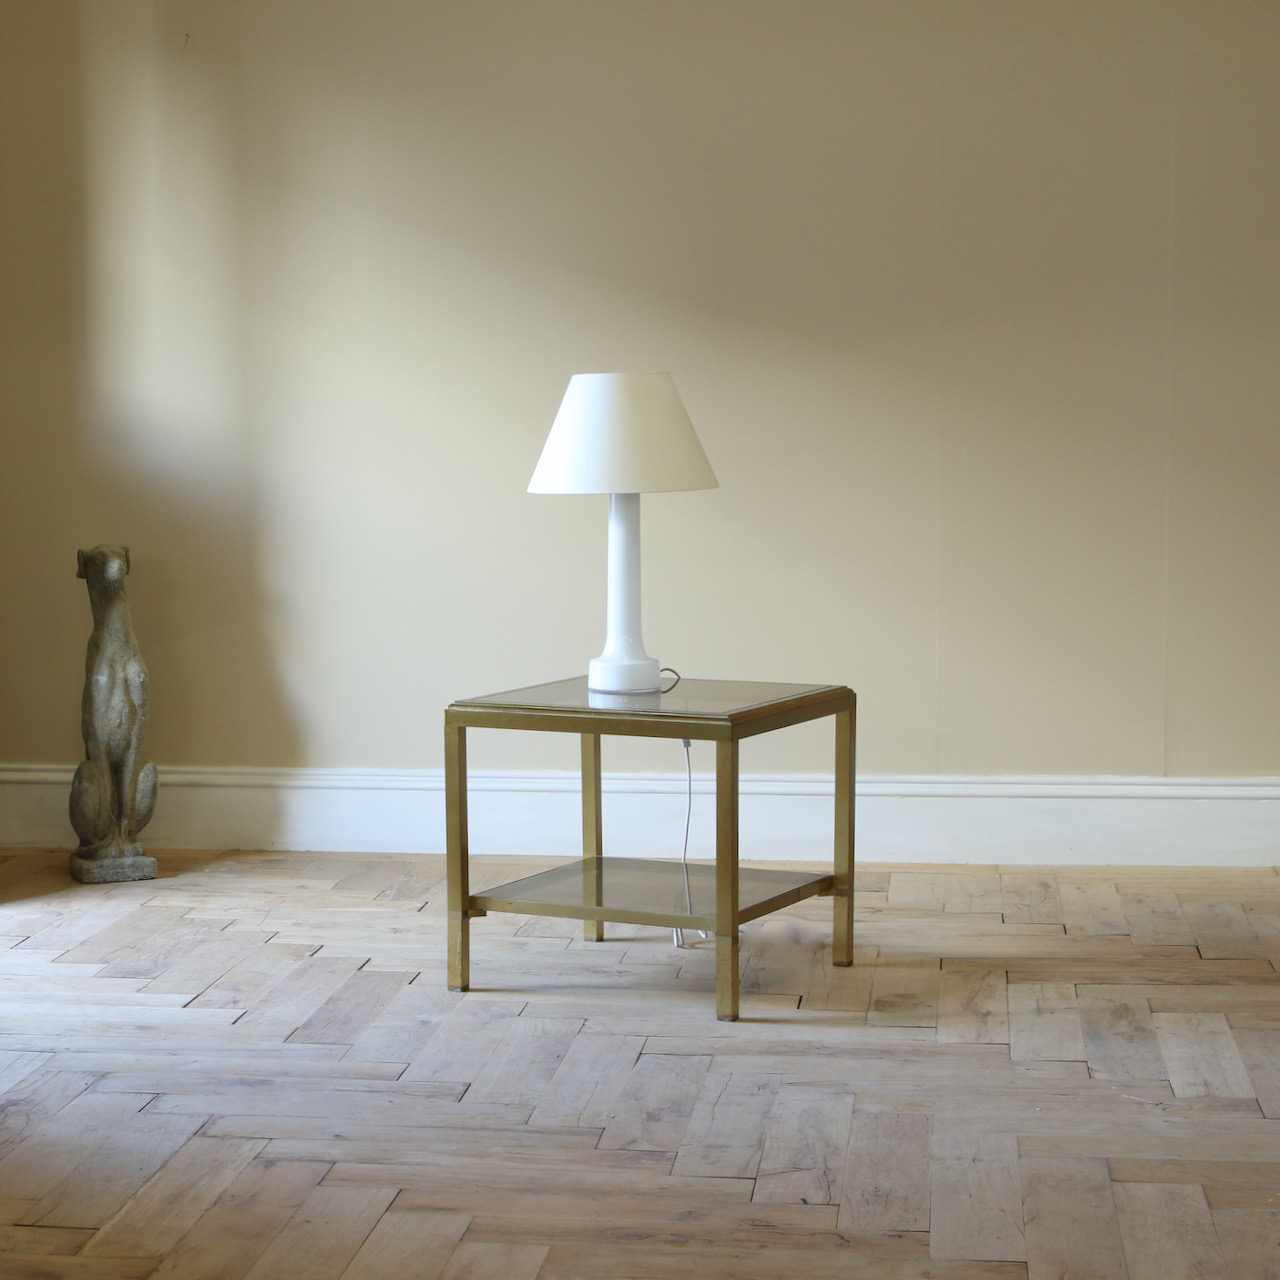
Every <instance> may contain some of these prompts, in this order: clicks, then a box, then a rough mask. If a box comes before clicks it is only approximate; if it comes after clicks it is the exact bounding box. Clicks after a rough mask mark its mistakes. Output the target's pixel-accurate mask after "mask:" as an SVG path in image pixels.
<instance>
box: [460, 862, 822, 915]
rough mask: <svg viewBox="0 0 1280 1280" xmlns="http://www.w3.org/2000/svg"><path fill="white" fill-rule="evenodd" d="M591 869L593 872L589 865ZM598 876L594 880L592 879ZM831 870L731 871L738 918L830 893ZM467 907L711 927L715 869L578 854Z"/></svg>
mask: <svg viewBox="0 0 1280 1280" xmlns="http://www.w3.org/2000/svg"><path fill="white" fill-rule="evenodd" d="M597 867H598V872H597V871H596V868H597ZM597 876H598V884H597V883H596V877H597ZM832 884H833V878H832V876H831V875H830V874H827V875H815V874H814V873H813V872H803V871H773V870H767V869H764V868H758V867H740V868H739V869H738V922H739V923H740V924H743V923H746V921H748V920H754V919H756V918H757V917H759V916H763V915H768V914H769V912H771V911H778V910H780V909H781V908H782V907H788V906H790V905H791V904H792V903H793V902H800V901H802V900H803V899H805V898H812V897H814V896H816V895H819V894H824V893H830V892H831V891H832ZM470 901H471V908H472V910H473V911H476V910H479V911H514V912H517V913H519V914H520V915H531V916H567V917H569V918H570V919H574V920H614V921H618V922H621V923H623V924H653V925H659V926H663V927H667V928H696V929H703V930H706V931H713V930H714V929H715V916H716V870H715V867H714V866H707V865H706V864H705V863H692V862H691V863H688V864H684V863H680V862H671V861H667V860H665V859H659V858H601V859H599V861H598V863H597V862H595V861H594V860H593V859H590V858H580V859H576V860H575V861H573V862H568V863H565V864H564V865H563V866H560V867H553V868H552V869H551V870H550V871H540V872H538V873H537V875H532V876H526V877H524V879H522V880H511V881H508V882H507V883H506V884H500V885H497V886H495V887H494V888H492V889H486V890H485V891H484V892H483V893H476V894H472V895H471V900H470Z"/></svg>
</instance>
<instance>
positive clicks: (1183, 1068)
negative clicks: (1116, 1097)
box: [1151, 1013, 1254, 1098]
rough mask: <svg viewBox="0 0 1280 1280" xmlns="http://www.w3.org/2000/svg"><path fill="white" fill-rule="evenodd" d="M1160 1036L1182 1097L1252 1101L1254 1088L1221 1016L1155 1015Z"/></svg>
mask: <svg viewBox="0 0 1280 1280" xmlns="http://www.w3.org/2000/svg"><path fill="white" fill-rule="evenodd" d="M1151 1016H1152V1020H1153V1022H1154V1023H1155V1028H1156V1037H1157V1038H1158V1040H1159V1042H1160V1049H1161V1052H1162V1054H1163V1055H1164V1061H1165V1066H1166V1067H1167V1068H1168V1074H1169V1083H1170V1084H1171V1085H1172V1086H1173V1092H1174V1094H1175V1095H1176V1096H1177V1097H1179V1098H1191V1097H1214V1098H1252V1097H1253V1096H1254V1088H1253V1085H1252V1083H1251V1082H1250V1079H1249V1072H1248V1069H1247V1068H1246V1067H1245V1064H1244V1060H1243V1059H1242V1058H1241V1057H1240V1050H1239V1049H1238V1048H1237V1047H1236V1042H1235V1040H1234V1039H1233V1037H1232V1034H1231V1028H1230V1027H1228V1026H1227V1020H1226V1018H1225V1017H1224V1016H1223V1015H1222V1014H1221V1013H1154V1014H1152V1015H1151Z"/></svg>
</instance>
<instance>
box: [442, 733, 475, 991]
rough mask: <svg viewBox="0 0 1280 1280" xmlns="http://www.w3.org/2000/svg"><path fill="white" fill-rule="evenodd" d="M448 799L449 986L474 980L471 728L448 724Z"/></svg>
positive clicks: (463, 987) (458, 988)
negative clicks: (469, 815) (469, 775)
mask: <svg viewBox="0 0 1280 1280" xmlns="http://www.w3.org/2000/svg"><path fill="white" fill-rule="evenodd" d="M444 803H445V815H446V826H447V843H446V846H445V848H446V853H445V867H446V874H447V878H448V885H449V990H450V991H465V990H466V989H467V987H468V986H469V985H470V983H471V918H470V914H469V903H470V897H471V884H470V875H469V871H470V868H469V867H468V865H467V857H468V848H467V731H466V729H465V728H464V727H463V726H462V725H459V724H449V723H448V722H446V723H445V727H444Z"/></svg>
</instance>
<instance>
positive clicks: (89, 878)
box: [69, 845, 156, 884]
mask: <svg viewBox="0 0 1280 1280" xmlns="http://www.w3.org/2000/svg"><path fill="white" fill-rule="evenodd" d="M132 847H133V848H135V849H141V847H142V846H141V845H134V846H132ZM69 870H70V872H71V875H72V878H73V879H76V880H79V881H80V883H81V884H118V883H119V882H120V881H122V880H154V879H155V878H156V860H155V859H154V858H152V857H148V855H147V854H145V853H136V854H131V855H126V856H124V857H120V856H116V857H114V858H92V857H91V858H82V857H81V856H80V854H79V852H76V853H73V854H72V855H71V864H70V867H69Z"/></svg>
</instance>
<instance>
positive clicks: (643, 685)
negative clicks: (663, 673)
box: [587, 656, 660, 693]
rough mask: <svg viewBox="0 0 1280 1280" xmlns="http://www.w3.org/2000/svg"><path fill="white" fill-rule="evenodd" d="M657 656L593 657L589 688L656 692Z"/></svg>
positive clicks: (588, 681)
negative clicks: (633, 657)
mask: <svg viewBox="0 0 1280 1280" xmlns="http://www.w3.org/2000/svg"><path fill="white" fill-rule="evenodd" d="M659 670H660V668H659V666H658V660H657V658H647V657H646V658H635V659H628V658H606V657H603V656H601V657H599V658H592V659H591V661H590V663H589V664H588V665H587V688H588V689H592V690H594V691H595V692H597V693H656V692H657V691H658V685H659V678H658V673H659Z"/></svg>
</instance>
